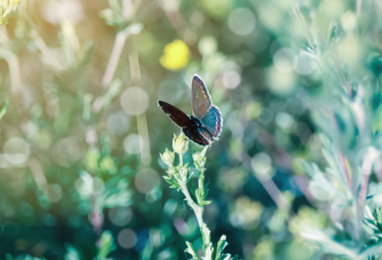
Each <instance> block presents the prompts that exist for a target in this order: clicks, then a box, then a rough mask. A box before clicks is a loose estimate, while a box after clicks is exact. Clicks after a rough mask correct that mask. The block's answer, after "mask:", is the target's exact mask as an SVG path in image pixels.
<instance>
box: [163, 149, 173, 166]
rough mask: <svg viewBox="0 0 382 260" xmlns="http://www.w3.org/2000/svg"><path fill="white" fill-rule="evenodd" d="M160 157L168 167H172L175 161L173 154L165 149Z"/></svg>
mask: <svg viewBox="0 0 382 260" xmlns="http://www.w3.org/2000/svg"><path fill="white" fill-rule="evenodd" d="M160 157H161V158H162V161H163V162H164V163H165V164H167V165H168V166H170V165H172V163H173V162H174V159H175V153H174V152H170V151H169V150H168V149H167V148H166V151H165V152H164V153H162V154H160Z"/></svg>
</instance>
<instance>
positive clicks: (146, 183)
mask: <svg viewBox="0 0 382 260" xmlns="http://www.w3.org/2000/svg"><path fill="white" fill-rule="evenodd" d="M134 183H135V187H137V189H138V190H139V191H140V192H141V193H144V194H147V193H149V192H151V191H152V190H153V189H154V188H156V187H158V186H159V185H160V177H159V174H158V173H157V172H156V171H154V170H153V169H150V168H147V169H143V170H140V171H139V172H138V173H137V175H136V176H135V179H134Z"/></svg>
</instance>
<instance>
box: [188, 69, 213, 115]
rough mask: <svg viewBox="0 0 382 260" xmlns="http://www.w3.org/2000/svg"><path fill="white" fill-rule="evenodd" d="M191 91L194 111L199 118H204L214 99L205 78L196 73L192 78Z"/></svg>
mask: <svg viewBox="0 0 382 260" xmlns="http://www.w3.org/2000/svg"><path fill="white" fill-rule="evenodd" d="M191 92H192V97H191V105H192V113H193V114H194V115H195V116H196V117H198V118H203V117H204V115H205V114H206V113H207V112H208V110H210V108H211V106H212V100H211V96H210V94H209V93H208V90H207V88H206V86H205V85H204V82H203V80H202V79H201V78H200V77H199V76H198V75H196V74H195V75H194V77H193V79H192V89H191Z"/></svg>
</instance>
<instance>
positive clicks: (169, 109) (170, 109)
mask: <svg viewBox="0 0 382 260" xmlns="http://www.w3.org/2000/svg"><path fill="white" fill-rule="evenodd" d="M158 106H159V107H160V108H161V109H162V110H163V112H165V113H166V115H167V116H168V117H169V118H170V119H171V120H172V121H173V122H174V123H175V124H176V125H177V126H179V127H186V126H187V125H188V124H189V122H190V118H189V117H188V115H186V113H184V112H183V111H182V110H180V109H179V108H176V107H174V106H173V105H170V104H169V103H167V102H164V101H161V100H158Z"/></svg>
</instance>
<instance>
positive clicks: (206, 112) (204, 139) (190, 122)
mask: <svg viewBox="0 0 382 260" xmlns="http://www.w3.org/2000/svg"><path fill="white" fill-rule="evenodd" d="M191 104H192V113H193V114H192V115H191V116H188V115H186V114H185V113H184V112H183V111H181V110H180V109H178V108H176V107H174V106H173V105H170V104H169V103H166V102H164V101H158V105H159V106H160V107H161V108H162V110H163V111H164V112H165V113H166V114H167V115H168V116H169V117H170V119H171V120H172V121H173V122H174V123H175V124H176V125H178V126H179V127H180V128H181V129H182V131H183V133H184V134H185V135H186V136H187V137H188V138H189V139H190V140H192V141H194V142H195V143H197V144H199V145H202V146H205V145H210V144H211V143H212V142H213V141H214V140H215V139H216V138H217V137H218V136H219V134H220V133H221V129H222V126H223V119H222V116H221V113H220V110H219V108H218V107H217V106H213V105H212V100H211V96H210V94H209V93H208V90H207V88H206V87H205V85H204V83H203V81H202V79H201V78H200V77H199V76H198V75H194V78H193V80H192V100H191Z"/></svg>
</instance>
